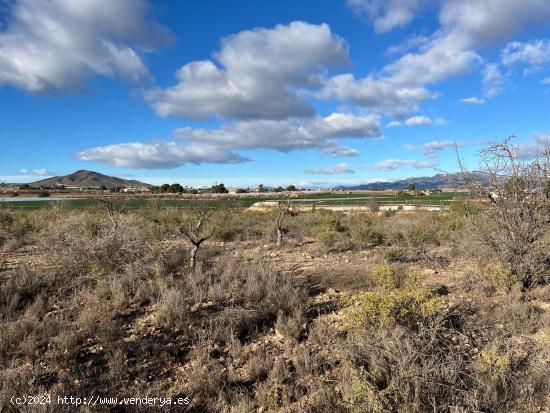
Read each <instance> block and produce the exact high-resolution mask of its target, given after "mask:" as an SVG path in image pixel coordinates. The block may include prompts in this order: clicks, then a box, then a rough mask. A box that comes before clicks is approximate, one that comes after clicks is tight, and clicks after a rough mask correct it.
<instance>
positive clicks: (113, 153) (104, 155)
mask: <svg viewBox="0 0 550 413" xmlns="http://www.w3.org/2000/svg"><path fill="white" fill-rule="evenodd" d="M76 157H77V159H79V160H81V161H89V162H96V163H101V164H105V165H110V166H117V167H124V168H144V169H165V168H175V167H178V166H181V165H183V164H185V163H195V164H200V163H204V162H208V163H229V164H230V163H239V162H245V161H246V160H247V159H246V158H243V157H241V156H240V155H238V154H236V153H234V152H232V151H231V150H229V149H227V148H223V147H220V146H219V145H214V144H211V143H194V142H191V143H179V142H172V141H152V142H148V143H140V142H131V143H119V144H114V145H107V146H99V147H96V148H91V149H86V150H84V151H82V152H79V153H78V154H77V156H76Z"/></svg>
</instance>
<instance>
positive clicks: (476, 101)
mask: <svg viewBox="0 0 550 413" xmlns="http://www.w3.org/2000/svg"><path fill="white" fill-rule="evenodd" d="M459 102H460V103H465V104H466V105H483V104H484V103H485V99H483V98H479V97H477V96H472V97H469V98H463V99H460V100H459Z"/></svg>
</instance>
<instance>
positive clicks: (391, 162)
mask: <svg viewBox="0 0 550 413" xmlns="http://www.w3.org/2000/svg"><path fill="white" fill-rule="evenodd" d="M435 165H436V164H435V163H434V162H424V161H417V160H415V159H386V160H384V161H380V162H378V163H376V164H375V165H374V169H379V170H380V169H386V170H391V169H398V168H401V167H402V166H411V167H413V168H415V169H427V168H433V167H435Z"/></svg>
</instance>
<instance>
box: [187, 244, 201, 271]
mask: <svg viewBox="0 0 550 413" xmlns="http://www.w3.org/2000/svg"><path fill="white" fill-rule="evenodd" d="M198 250H199V245H193V249H192V250H191V257H190V260H189V265H190V266H191V272H192V273H194V272H195V266H196V262H197V261H196V258H197V251H198Z"/></svg>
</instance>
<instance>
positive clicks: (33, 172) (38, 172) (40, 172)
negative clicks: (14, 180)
mask: <svg viewBox="0 0 550 413" xmlns="http://www.w3.org/2000/svg"><path fill="white" fill-rule="evenodd" d="M17 173H18V174H19V175H28V176H40V177H44V176H53V175H54V173H53V172H50V171H49V170H47V169H46V168H36V169H28V168H21V169H19V171H18V172H17Z"/></svg>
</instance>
